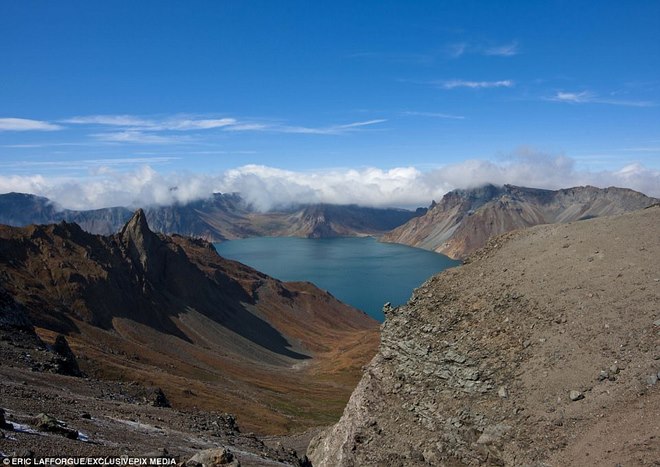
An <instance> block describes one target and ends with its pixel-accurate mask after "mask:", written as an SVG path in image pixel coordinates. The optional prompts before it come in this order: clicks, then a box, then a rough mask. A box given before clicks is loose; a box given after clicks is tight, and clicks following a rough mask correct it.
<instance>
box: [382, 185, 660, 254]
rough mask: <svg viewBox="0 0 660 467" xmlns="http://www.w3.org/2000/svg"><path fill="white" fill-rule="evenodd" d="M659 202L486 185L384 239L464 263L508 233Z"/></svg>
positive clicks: (452, 196)
mask: <svg viewBox="0 0 660 467" xmlns="http://www.w3.org/2000/svg"><path fill="white" fill-rule="evenodd" d="M658 201H659V200H657V199H655V198H650V197H647V196H645V195H643V194H641V193H638V192H636V191H633V190H628V189H623V188H604V189H600V188H595V187H590V186H587V187H576V188H568V189H563V190H556V191H553V190H540V189H533V188H523V187H516V186H511V185H504V186H502V187H497V186H494V185H486V186H483V187H480V188H476V189H472V190H454V191H451V192H449V193H447V194H446V195H445V196H444V197H443V198H442V200H441V201H440V202H439V203H433V205H432V206H431V207H430V208H429V210H428V212H427V213H426V214H425V215H424V216H421V217H417V218H414V219H411V220H410V221H408V222H407V223H406V224H404V225H402V226H400V227H397V228H396V229H394V230H392V231H391V232H388V233H387V234H385V235H384V236H383V237H382V238H381V240H382V241H385V242H393V243H403V244H406V245H410V246H415V247H418V248H424V249H427V250H433V251H437V252H439V253H443V254H446V255H447V256H449V257H452V258H456V259H462V258H464V257H466V256H467V255H469V254H470V253H472V252H473V251H475V250H477V249H478V248H481V247H482V246H484V245H485V244H486V242H487V241H488V239H489V238H491V237H492V236H494V235H499V234H501V233H504V232H509V231H511V230H515V229H521V228H526V227H531V226H534V225H540V224H554V223H558V222H571V221H576V220H583V219H589V218H592V217H600V216H609V215H614V214H621V213H623V212H628V211H632V210H635V209H641V208H644V207H646V206H649V205H651V204H653V203H657V202H658Z"/></svg>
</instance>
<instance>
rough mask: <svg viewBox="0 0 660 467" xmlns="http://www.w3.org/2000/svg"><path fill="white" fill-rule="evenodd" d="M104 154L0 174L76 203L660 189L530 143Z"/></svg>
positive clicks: (351, 199) (643, 174)
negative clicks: (176, 162) (298, 165)
mask: <svg viewBox="0 0 660 467" xmlns="http://www.w3.org/2000/svg"><path fill="white" fill-rule="evenodd" d="M145 159H148V158H145ZM102 161H103V160H99V164H98V170H97V171H96V172H95V176H94V177H91V178H89V177H88V178H85V179H74V178H68V179H63V178H56V177H53V178H51V177H44V176H32V175H30V176H16V175H14V176H3V175H0V192H2V193H4V192H9V191H22V192H28V193H34V194H38V195H42V196H46V197H48V198H51V199H53V200H55V201H56V202H58V203H60V204H61V205H63V206H65V207H69V208H78V209H89V208H99V207H108V206H116V205H123V206H129V207H136V206H146V205H150V204H171V203H174V202H182V203H183V202H189V201H192V200H195V199H201V198H206V197H209V196H210V195H211V194H212V193H214V192H239V193H241V194H242V196H243V197H244V198H245V199H246V200H247V201H249V202H250V203H252V204H253V205H254V206H255V207H256V208H258V209H262V210H268V209H271V208H274V207H277V206H285V205H293V204H298V203H320V202H323V203H335V204H349V203H356V204H361V205H367V206H408V207H414V206H424V205H428V204H429V203H430V201H431V200H433V199H435V200H438V199H440V198H441V197H442V196H443V195H444V194H445V193H446V192H448V191H449V190H452V189H455V188H470V187H475V186H479V185H483V184H485V183H494V184H500V185H501V184H505V183H509V184H514V185H520V186H529V187H537V188H548V189H557V188H567V187H572V186H580V185H594V186H598V187H608V186H619V187H627V188H632V189H635V190H638V191H641V192H643V193H646V194H647V195H651V196H660V170H657V169H651V168H648V167H645V166H643V165H641V164H638V163H629V164H624V165H622V166H621V167H620V168H617V169H614V170H601V171H590V170H583V169H579V168H577V165H578V164H576V160H575V159H573V158H570V157H567V156H564V155H550V154H545V153H542V152H538V151H534V150H532V149H521V150H518V151H516V152H515V153H514V154H512V155H510V156H508V157H505V158H503V159H502V160H500V161H498V162H494V161H489V160H476V159H474V160H467V161H463V162H460V163H456V164H449V165H445V166H442V167H440V168H436V169H432V170H428V171H422V170H420V169H419V168H416V167H397V168H393V169H389V170H385V169H381V168H376V167H366V168H360V169H333V170H316V171H304V172H302V171H291V170H282V169H278V168H274V167H268V166H263V165H246V166H242V167H238V168H235V169H232V170H228V171H226V172H223V173H218V174H199V173H181V172H172V173H163V172H160V171H157V170H155V169H154V168H152V167H151V166H150V165H144V166H141V167H138V168H134V169H133V170H123V169H124V168H123V167H121V169H122V170H116V169H117V168H120V167H117V168H115V167H113V166H111V165H110V164H103V163H102ZM129 161H130V162H131V163H132V162H136V160H133V159H130V160H129ZM129 161H126V162H127V163H128V162H129ZM146 163H148V164H154V161H147V162H146ZM162 163H166V161H163V162H162ZM173 188H176V189H173Z"/></svg>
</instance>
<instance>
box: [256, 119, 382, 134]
mask: <svg viewBox="0 0 660 467" xmlns="http://www.w3.org/2000/svg"><path fill="white" fill-rule="evenodd" d="M386 121H387V120H385V119H375V120H367V121H364V122H353V123H346V124H342V125H331V126H326V127H304V126H287V125H282V126H272V127H269V128H268V129H269V130H271V131H276V132H281V133H299V134H309V135H339V134H343V133H348V132H351V131H356V130H359V129H361V128H362V127H366V126H371V125H376V124H378V123H384V122H386Z"/></svg>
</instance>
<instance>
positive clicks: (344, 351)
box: [0, 211, 378, 465]
mask: <svg viewBox="0 0 660 467" xmlns="http://www.w3.org/2000/svg"><path fill="white" fill-rule="evenodd" d="M0 279H1V282H0V361H2V365H1V366H0V401H1V404H0V408H2V409H5V410H6V411H7V412H6V413H7V420H11V421H12V423H16V424H17V425H16V426H18V427H22V426H26V427H27V426H32V425H30V423H32V422H33V421H34V419H35V417H37V416H38V415H39V413H40V412H47V413H48V414H50V415H52V416H55V417H56V418H59V419H61V420H63V421H66V422H67V424H68V426H69V427H72V428H76V429H80V430H81V431H82V432H84V433H86V434H85V438H90V439H93V441H94V442H92V443H90V442H87V441H86V440H85V439H83V438H82V437H78V438H75V437H74V438H75V439H68V438H67V439H68V440H67V439H65V438H66V437H64V438H62V437H61V436H60V437H58V436H57V435H55V439H53V437H52V436H50V435H48V436H47V435H43V434H35V433H33V432H30V431H28V430H27V429H25V430H23V429H18V430H10V432H8V433H6V434H3V433H2V431H1V430H2V429H3V426H0V452H4V453H11V452H18V451H19V450H20V449H21V448H26V447H29V449H30V450H32V451H33V452H36V453H37V454H38V455H52V454H57V453H61V452H63V451H64V452H65V453H66V452H68V453H75V454H77V455H87V454H91V453H103V454H135V453H140V452H141V453H145V452H148V450H147V448H149V447H150V446H151V447H168V448H169V451H170V453H172V452H174V453H177V454H182V453H191V452H193V451H194V450H195V449H197V448H201V447H211V446H213V445H218V444H220V445H223V443H224V445H233V446H237V449H238V448H240V449H248V450H249V452H252V453H255V452H256V453H257V454H258V453H259V452H260V449H263V450H264V451H265V450H266V448H265V447H260V446H262V445H260V444H259V443H257V442H256V441H254V440H252V441H254V442H252V441H250V440H251V439H252V438H254V437H252V438H250V437H249V436H248V437H247V438H246V437H245V436H243V435H240V436H239V434H240V431H239V430H238V428H237V426H238V425H237V423H238V424H240V426H241V428H242V429H243V430H249V431H255V432H258V433H260V434H271V435H272V434H287V433H296V432H299V431H301V430H304V429H306V428H309V427H314V426H318V425H327V424H328V423H330V422H331V421H333V420H336V419H337V418H338V416H339V414H340V413H341V410H342V409H343V406H344V404H345V402H346V400H347V399H348V396H349V395H350V392H351V391H352V389H353V388H354V387H355V383H356V382H357V380H358V379H359V372H360V369H361V366H362V365H363V364H365V363H366V362H367V361H368V360H369V359H370V357H371V356H372V355H373V353H374V351H375V348H376V346H377V340H378V323H377V322H376V321H374V320H373V319H371V318H369V317H368V316H367V315H365V314H364V313H362V312H360V311H358V310H356V309H354V308H351V307H349V306H347V305H344V304H343V303H341V302H339V301H338V300H336V299H335V298H334V297H332V296H331V295H330V294H328V293H327V292H324V291H322V290H319V289H318V288H316V287H315V286H313V285H312V284H310V283H284V282H280V281H278V280H275V279H273V278H270V277H268V276H266V275H264V274H261V273H259V272H258V271H255V270H254V269H251V268H249V267H247V266H244V265H242V264H240V263H237V262H235V261H229V260H226V259H224V258H221V257H220V256H219V255H218V254H217V252H216V251H215V249H214V248H213V246H212V245H211V244H209V243H207V242H205V241H202V240H193V239H188V238H184V237H180V236H172V237H167V236H164V235H159V234H155V233H153V232H152V231H151V230H150V229H149V226H148V225H147V222H146V216H145V214H144V212H142V211H138V212H137V213H135V215H134V216H133V217H132V219H131V220H130V221H129V222H128V223H127V224H126V225H125V226H124V227H123V228H122V230H121V231H120V232H119V233H118V234H116V235H113V236H106V237H104V236H99V235H92V234H89V233H87V232H84V231H83V230H82V229H81V228H80V227H78V226H77V225H76V224H67V223H60V224H57V225H46V226H29V227H25V228H16V227H7V226H0ZM61 335H64V336H66V337H62V336H61ZM81 374H83V375H86V376H87V377H88V378H87V379H82V378H81ZM163 405H171V408H166V407H162V406H163ZM154 406H157V407H154ZM82 412H86V413H87V416H86V417H84V418H81V417H80V414H81V413H82ZM224 412H230V413H233V414H234V415H235V417H236V418H234V417H233V416H232V417H229V418H227V417H228V416H225V415H223V413H224ZM237 420H238V422H237ZM225 425H227V426H225ZM214 433H215V434H214ZM150 437H151V438H153V439H151V438H150ZM150 439H151V441H150ZM241 446H243V447H242V448H241ZM271 454H272V453H271ZM280 454H282V453H280ZM280 454H278V455H280ZM278 455H271V456H270V458H271V459H275V460H276V459H277V456H278ZM282 455H284V454H282ZM284 457H286V456H284ZM264 462H265V461H264ZM257 465H263V464H259V463H258V464H257Z"/></svg>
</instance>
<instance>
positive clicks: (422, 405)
mask: <svg viewBox="0 0 660 467" xmlns="http://www.w3.org/2000/svg"><path fill="white" fill-rule="evenodd" d="M592 212H593V211H592ZM659 231H660V206H654V207H650V208H647V209H643V210H641V211H636V212H633V213H628V214H623V215H619V216H613V217H603V218H599V219H591V220H585V221H581V222H573V223H566V224H555V225H546V226H538V227H534V228H531V229H526V230H521V231H516V232H511V233H507V234H504V235H502V236H499V237H496V238H494V239H492V240H491V241H490V242H489V243H488V245H487V246H486V247H485V248H484V249H482V250H479V251H477V252H476V253H475V254H474V255H473V256H471V257H469V258H468V261H467V262H466V264H465V265H463V266H461V267H459V268H454V269H450V270H447V271H444V272H443V273H441V274H439V275H437V276H435V277H433V278H431V279H430V280H429V281H427V282H426V283H425V284H423V285H422V286H421V287H420V288H419V289H417V290H416V291H415V293H414V294H413V296H412V297H411V299H410V301H409V302H408V303H407V304H406V305H405V306H402V307H400V308H397V309H392V308H389V307H386V308H385V311H386V321H385V324H384V326H383V329H382V337H381V345H380V349H379V351H378V353H377V355H376V357H375V358H374V359H373V361H372V362H371V363H370V364H369V366H368V367H367V368H366V370H365V372H364V376H363V378H362V380H361V382H360V383H359V385H358V387H357V389H356V390H355V391H354V393H353V395H352V396H351V399H350V401H349V403H348V405H347V407H346V409H345V411H344V415H343V416H342V418H341V420H340V422H339V423H338V424H336V425H335V426H334V427H332V428H331V429H329V430H328V431H327V432H325V433H324V434H323V435H322V436H320V437H319V438H317V439H316V440H314V441H313V442H312V443H311V444H310V448H309V451H308V454H309V455H310V458H311V459H312V461H313V462H314V465H315V466H316V467H322V466H371V465H406V466H408V465H420V466H421V465H452V466H454V465H483V464H489V465H510V466H520V465H576V466H583V465H615V464H619V465H646V464H648V463H652V462H654V461H657V459H660V444H659V443H658V442H657V436H658V416H659V415H660V392H659V391H660V385H659V384H657V381H658V372H659V371H660V363H659V360H658V359H659V358H660V346H659V343H660V339H659V337H660V314H659V312H658V310H659V308H658V307H659V306H660V261H658V258H660V242H658V232H659Z"/></svg>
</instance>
